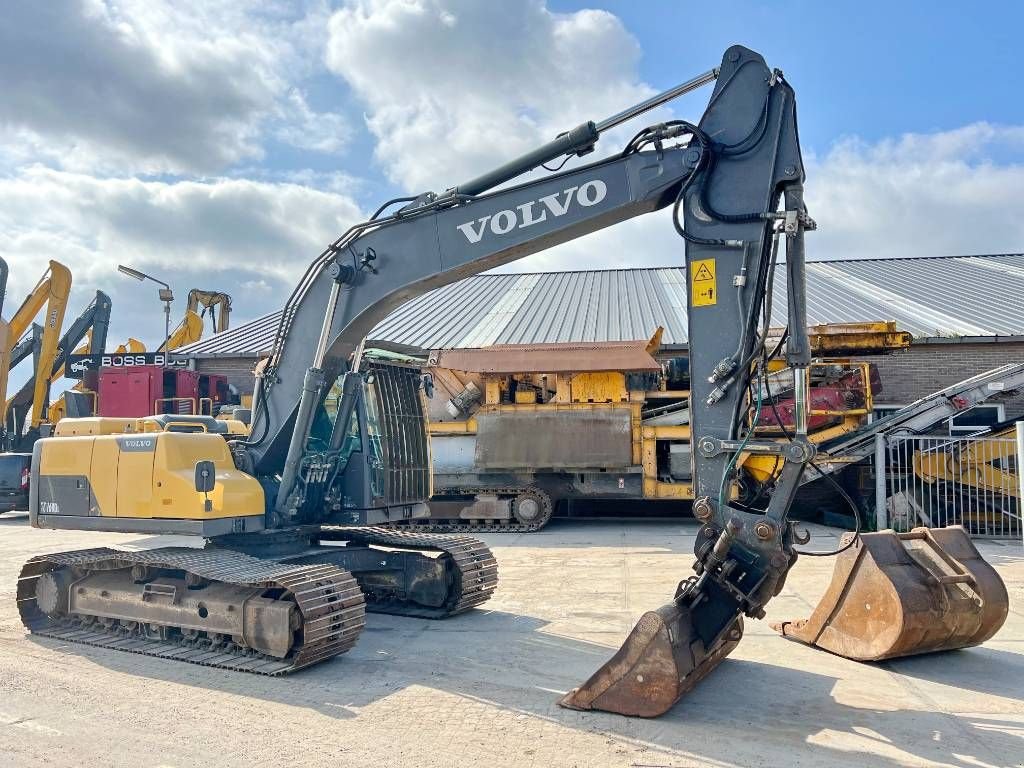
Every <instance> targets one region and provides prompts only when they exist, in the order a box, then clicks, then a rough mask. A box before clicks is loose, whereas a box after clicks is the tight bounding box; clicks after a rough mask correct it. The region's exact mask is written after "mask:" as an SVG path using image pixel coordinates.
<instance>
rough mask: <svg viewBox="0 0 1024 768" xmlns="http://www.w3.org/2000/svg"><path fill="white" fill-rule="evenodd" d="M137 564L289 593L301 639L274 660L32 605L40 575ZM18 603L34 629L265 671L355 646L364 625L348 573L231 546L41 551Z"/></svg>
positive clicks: (219, 641)
mask: <svg viewBox="0 0 1024 768" xmlns="http://www.w3.org/2000/svg"><path fill="white" fill-rule="evenodd" d="M136 566H139V567H142V568H149V569H167V570H172V571H175V572H178V571H180V572H183V573H184V576H185V578H186V579H189V578H191V579H194V580H205V581H208V582H218V583H220V584H227V585H233V586H239V587H251V588H256V589H259V588H263V589H266V590H269V591H270V592H271V593H277V592H280V595H282V596H283V595H290V596H291V597H292V598H293V599H294V601H295V606H296V608H297V609H298V612H299V614H300V616H301V629H302V633H301V640H298V641H296V643H295V645H294V646H293V647H291V648H290V650H289V651H288V654H287V655H286V656H285V657H283V658H276V657H273V656H270V655H267V654H263V653H260V652H257V651H255V650H253V649H252V648H247V647H243V646H242V645H239V644H238V643H237V642H234V641H232V640H231V639H230V638H225V637H219V638H213V637H208V636H198V637H197V636H196V633H192V635H193V636H192V637H191V638H190V637H187V636H186V635H185V634H183V633H181V632H177V633H175V634H174V635H172V634H171V633H169V632H161V633H160V634H161V635H162V636H160V637H152V636H147V634H144V633H143V630H142V629H141V624H139V625H138V626H131V625H133V624H137V622H128V623H127V624H126V623H125V622H121V621H116V620H115V621H106V622H104V621H99V620H96V619H95V618H94V617H92V616H82V615H75V614H69V615H66V616H58V617H54V616H51V615H48V614H46V613H44V612H43V610H42V609H41V608H40V606H39V604H38V601H37V586H38V585H39V583H40V577H43V576H44V575H45V574H48V573H54V572H57V571H60V570H62V569H74V572H75V574H76V575H79V574H80V575H81V576H86V575H93V574H99V573H102V572H110V571H119V570H124V569H131V568H133V567H136ZM17 601H18V611H19V613H20V614H21V620H22V622H23V623H24V625H25V626H26V627H27V628H28V630H29V631H30V632H32V634H36V635H42V636H45V637H53V638H56V639H59V640H63V641H65V642H72V643H81V644H85V645H92V646H97V647H101V648H113V649H116V650H120V651H127V652H129V653H138V654H144V655H147V656H157V657H160V658H166V659H174V660H176V661H186V662H189V663H192V664H201V665H204V666H209V667H219V668H222V669H232V670H237V671H242V672H253V673H256V674H263V675H283V674H286V673H289V672H294V671H296V670H298V669H302V668H303V667H308V666H311V665H313V664H317V663H319V662H321V661H326V660H327V659H330V658H332V657H334V656H337V655H339V654H341V653H344V652H345V651H347V650H349V649H350V648H351V647H352V646H353V645H354V644H355V642H356V640H357V639H358V637H359V634H360V633H361V632H362V629H363V625H364V623H365V605H364V599H363V594H362V592H361V591H360V589H359V586H358V584H357V583H356V581H355V579H354V578H353V577H352V575H351V574H349V573H348V572H347V571H345V570H343V569H341V568H338V567H337V566H334V565H330V564H318V565H306V566H296V565H284V564H279V563H275V562H273V561H266V560H262V559H259V558H255V557H251V556H249V555H245V554H242V553H240V552H233V551H230V550H201V549H188V548H166V549H153V550H148V551H141V552H122V551H118V550H112V549H105V548H100V549H86V550H78V551H73V552H60V553H56V554H51V555H39V556H37V557H34V558H32V559H31V560H29V561H28V563H26V564H25V566H24V568H23V569H22V571H21V574H20V575H19V577H18V591H17Z"/></svg>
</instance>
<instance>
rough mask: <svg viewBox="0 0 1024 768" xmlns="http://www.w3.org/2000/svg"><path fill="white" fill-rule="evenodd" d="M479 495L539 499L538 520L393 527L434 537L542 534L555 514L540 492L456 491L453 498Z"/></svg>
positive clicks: (406, 523)
mask: <svg viewBox="0 0 1024 768" xmlns="http://www.w3.org/2000/svg"><path fill="white" fill-rule="evenodd" d="M478 493H494V494H498V495H499V496H501V495H509V496H523V495H527V494H529V495H531V496H534V497H535V498H537V499H538V502H539V503H540V506H541V510H540V513H539V514H538V515H537V518H536V519H535V520H533V521H532V522H529V523H525V522H520V521H518V520H516V519H515V518H514V517H513V518H506V519H503V520H491V519H487V518H476V519H468V520H461V519H460V520H457V521H456V520H454V519H452V521H451V522H445V521H444V520H443V519H439V520H432V519H430V518H427V519H419V520H404V521H397V522H394V523H392V524H391V527H393V528H396V529H404V530H415V531H430V532H431V533H533V532H535V531H539V530H540V529H541V528H543V527H544V526H545V525H547V524H548V523H549V522H550V521H551V516H552V515H553V514H554V503H553V502H552V501H551V497H550V496H549V495H548V494H546V493H545V492H544V491H542V490H540V489H539V488H533V487H521V488H465V489H462V488H460V489H458V491H453V492H452V493H451V494H450V495H459V496H466V495H469V494H478ZM444 495H445V492H444V491H439V492H437V493H436V494H435V496H444Z"/></svg>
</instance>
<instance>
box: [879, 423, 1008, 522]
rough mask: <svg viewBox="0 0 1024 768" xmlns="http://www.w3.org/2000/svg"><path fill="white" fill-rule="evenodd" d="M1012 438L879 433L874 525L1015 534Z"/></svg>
mask: <svg viewBox="0 0 1024 768" xmlns="http://www.w3.org/2000/svg"><path fill="white" fill-rule="evenodd" d="M1020 464H1021V462H1020V461H1019V459H1018V442H1017V440H1015V439H1014V438H1013V437H947V436H939V437H934V436H931V437H921V436H909V435H879V436H878V438H877V442H876V446H875V466H876V467H878V466H884V467H885V468H886V471H885V472H876V487H875V510H876V515H877V520H876V523H877V525H878V527H879V529H882V528H894V529H895V530H897V531H906V530H909V529H911V528H913V527H914V526H918V525H926V526H944V525H963V526H964V527H965V528H966V529H967V530H968V532H969V533H970V534H971V535H972V536H977V537H990V538H1016V539H1020V538H1021V537H1022V533H1024V526H1022V522H1021V503H1020V499H1021V486H1020V478H1019V476H1018V471H1017V468H1018V466H1019V465H1020Z"/></svg>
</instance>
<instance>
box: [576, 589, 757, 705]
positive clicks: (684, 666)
mask: <svg viewBox="0 0 1024 768" xmlns="http://www.w3.org/2000/svg"><path fill="white" fill-rule="evenodd" d="M742 636H743V617H742V616H738V617H737V618H736V619H735V621H733V622H732V623H731V624H729V625H728V627H727V629H726V630H725V632H723V633H722V635H721V637H719V638H716V639H715V640H714V641H713V642H712V643H710V648H705V645H704V643H703V642H702V640H701V639H700V638H699V637H698V636H697V634H696V632H695V631H694V630H693V628H692V626H691V623H690V610H689V608H686V607H681V606H679V605H678V604H676V603H669V604H668V605H664V606H662V607H661V608H659V609H658V610H656V611H648V612H647V613H645V614H644V615H643V616H641V617H640V621H638V622H637V625H636V626H635V627H634V628H633V631H632V632H631V633H630V634H629V637H627V638H626V642H625V643H623V645H622V647H621V648H619V650H618V651H617V652H616V654H615V655H614V656H612V658H611V659H610V660H609V661H608V663H606V664H605V665H604V666H603V667H601V668H600V669H599V670H598V671H597V672H595V673H594V675H593V676H591V678H590V679H589V680H587V682H586V683H584V684H583V685H582V686H580V687H579V688H575V689H573V690H572V691H570V692H569V693H568V694H566V695H565V696H564V697H563V698H562V699H561V700H560V701H559V702H558V703H559V704H560V705H561V706H563V707H567V708H569V709H583V710H586V709H599V710H603V711H605V712H615V713H617V714H620V715H628V716H635V717H657V716H658V715H662V714H664V713H665V712H667V711H668V710H669V709H671V707H672V705H673V704H675V703H676V702H677V701H678V700H679V699H680V698H681V697H682V696H683V694H685V693H686V692H687V691H689V690H690V689H691V688H693V687H694V686H695V685H696V684H697V683H699V682H700V681H701V680H702V679H703V678H704V677H705V676H707V674H708V673H710V672H711V671H712V670H713V669H714V668H715V667H717V666H718V665H719V664H720V663H721V661H722V660H723V659H724V658H725V657H726V656H728V655H729V653H730V652H731V651H732V649H733V648H735V647H736V645H737V643H739V641H740V638H741V637H742Z"/></svg>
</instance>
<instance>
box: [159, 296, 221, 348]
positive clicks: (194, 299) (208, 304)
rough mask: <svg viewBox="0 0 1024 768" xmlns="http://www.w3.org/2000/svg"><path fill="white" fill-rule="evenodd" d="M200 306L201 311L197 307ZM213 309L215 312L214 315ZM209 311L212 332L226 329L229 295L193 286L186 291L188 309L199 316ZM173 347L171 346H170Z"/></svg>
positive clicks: (203, 315)
mask: <svg viewBox="0 0 1024 768" xmlns="http://www.w3.org/2000/svg"><path fill="white" fill-rule="evenodd" d="M200 307H202V308H203V309H202V311H201V312H200V311H199V308H200ZM214 309H216V310H217V314H216V315H214V314H213V311H214ZM207 310H209V311H210V318H211V319H212V320H213V332H214V333H220V332H221V331H226V330H227V329H228V326H229V325H230V320H231V318H230V315H231V297H230V296H229V295H228V294H226V293H224V292H223V291H201V290H199V289H198V288H193V289H192V290H191V291H189V292H188V311H189V312H195V313H197V314H198V315H199V317H200V318H202V317H205V316H206V311H207ZM171 349H173V347H171Z"/></svg>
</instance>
